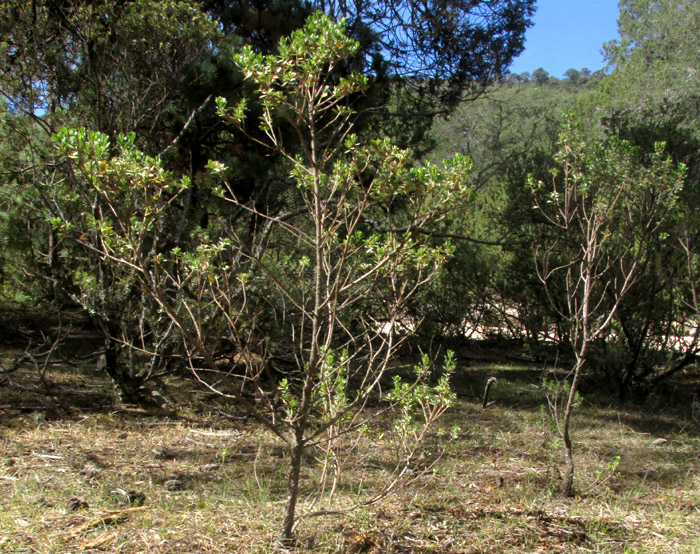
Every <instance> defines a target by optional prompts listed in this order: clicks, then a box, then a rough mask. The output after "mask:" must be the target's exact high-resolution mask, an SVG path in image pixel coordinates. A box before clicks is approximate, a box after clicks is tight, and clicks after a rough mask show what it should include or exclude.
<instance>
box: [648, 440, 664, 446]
mask: <svg viewBox="0 0 700 554" xmlns="http://www.w3.org/2000/svg"><path fill="white" fill-rule="evenodd" d="M667 442H668V439H656V440H655V441H654V442H652V443H651V445H652V446H661V445H662V444H666V443H667Z"/></svg>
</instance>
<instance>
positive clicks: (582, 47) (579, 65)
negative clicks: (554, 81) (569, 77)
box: [510, 0, 619, 78]
mask: <svg viewBox="0 0 700 554" xmlns="http://www.w3.org/2000/svg"><path fill="white" fill-rule="evenodd" d="M618 13H619V9H618V0H538V1H537V12H536V13H535V17H534V18H533V21H534V25H533V26H532V27H530V28H529V29H528V30H527V33H526V35H525V36H526V42H525V51H524V52H523V53H522V54H521V55H520V56H519V57H518V58H517V59H516V60H515V61H514V62H513V64H512V65H511V67H510V71H511V72H512V73H522V72H524V71H529V72H530V73H532V71H534V70H535V69H537V68H538V67H543V68H544V69H545V70H546V71H548V72H549V74H550V75H552V76H554V77H558V78H561V77H563V76H564V72H565V71H566V70H567V69H569V68H571V67H573V68H574V69H583V68H584V67H587V68H588V69H590V70H591V71H597V70H598V69H602V68H603V67H604V62H603V56H602V54H601V53H600V50H601V48H602V46H603V43H604V42H607V41H609V40H611V39H614V38H618V33H617V15H618Z"/></svg>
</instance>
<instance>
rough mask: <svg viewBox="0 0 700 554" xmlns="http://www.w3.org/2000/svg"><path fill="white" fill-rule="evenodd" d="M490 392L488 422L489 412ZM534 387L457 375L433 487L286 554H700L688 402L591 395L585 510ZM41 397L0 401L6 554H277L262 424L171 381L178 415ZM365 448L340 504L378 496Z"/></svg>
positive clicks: (84, 390) (81, 396) (281, 458)
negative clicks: (569, 486) (632, 402)
mask: <svg viewBox="0 0 700 554" xmlns="http://www.w3.org/2000/svg"><path fill="white" fill-rule="evenodd" d="M492 375H495V376H497V377H498V385H497V386H496V387H495V389H493V390H492V395H491V398H492V400H493V404H492V405H491V406H489V407H488V408H486V409H482V408H481V406H480V404H481V403H480V399H479V398H478V394H479V393H480V391H481V390H482V387H483V384H484V383H485V382H486V380H487V378H488V377H489V376H492ZM539 376H540V372H539V371H538V370H537V369H533V368H532V367H523V366H500V365H495V364H478V363H474V364H472V365H471V366H470V367H461V368H460V369H459V372H458V374H457V375H456V379H455V385H456V387H457V391H458V393H459V394H460V398H459V400H458V402H457V404H456V405H455V406H454V408H452V409H451V410H450V412H449V413H448V415H447V416H445V418H444V425H445V426H446V427H451V426H452V425H455V424H457V425H459V426H460V427H461V429H462V431H461V433H460V437H459V439H458V440H456V441H455V442H454V443H453V444H452V445H451V447H450V449H449V450H448V452H447V453H446V455H445V456H444V458H443V459H442V461H441V463H440V464H439V466H438V467H437V469H436V470H435V471H434V472H433V473H432V474H431V475H429V476H425V477H423V478H421V479H419V480H418V481H416V482H415V483H414V484H413V485H412V486H411V487H410V488H408V489H406V490H403V491H401V492H400V493H399V494H397V495H394V496H391V497H389V498H387V499H385V500H384V501H382V502H381V503H379V504H376V505H374V506H371V507H368V508H362V509H360V510H357V511H354V512H352V513H349V514H345V515H342V516H328V517H324V518H318V519H314V520H309V521H307V522H305V523H304V524H302V526H301V528H300V530H299V540H300V543H299V546H298V548H297V551H299V552H346V553H359V552H373V553H379V552H393V553H404V552H405V553H408V552H432V553H447V552H454V553H499V554H501V553H508V552H513V553H516V552H518V553H523V552H660V553H662V552H678V553H680V552H689V553H690V552H694V553H697V552H700V512H699V507H700V473H699V472H698V469H699V466H700V460H699V459H698V455H699V454H700V436H699V431H700V426H699V425H698V423H696V422H695V420H694V419H693V418H692V417H691V413H690V405H689V402H687V401H686V400H683V401H680V400H678V399H679V397H677V396H676V397H673V396H669V397H668V398H661V397H656V398H653V399H651V400H650V402H649V403H648V404H647V405H645V406H641V407H640V406H626V407H622V408H620V407H616V406H615V405H613V404H612V403H606V401H605V399H601V398H598V397H595V396H594V395H593V394H592V393H590V392H589V394H588V395H585V394H584V401H583V403H582V405H581V406H580V408H579V412H578V415H577V416H576V422H575V428H574V438H575V441H576V462H577V491H578V495H577V496H576V498H573V499H563V498H561V497H560V496H559V488H560V483H561V478H560V466H561V462H562V456H561V451H560V449H561V446H560V442H559V439H558V435H557V431H556V427H555V426H554V425H553V423H552V420H551V418H550V417H549V414H548V410H547V407H546V406H547V401H546V398H545V394H544V391H543V390H542V388H541V387H539V386H538V382H539ZM47 384H48V385H49V386H50V391H51V393H52V394H53V397H49V398H47V397H46V396H45V395H38V394H35V393H34V392H32V391H34V390H36V389H37V388H38V387H39V382H38V381H37V378H36V374H35V372H34V371H30V368H27V369H24V370H22V372H20V373H19V374H13V376H12V381H11V383H6V384H5V385H4V386H2V387H1V388H0V498H2V503H1V504H0V552H3V553H8V554H10V553H37V552H39V553H70V552H115V553H116V552H119V553H129V554H131V553H142V552H143V553H146V552H148V553H159V554H160V553H178V554H185V553H205V552H211V553H224V552H282V551H284V549H283V548H282V547H281V546H280V545H279V544H278V543H277V541H276V539H275V537H276V535H277V532H278V529H279V527H280V523H281V509H282V507H283V506H284V503H285V474H284V467H285V455H286V454H285V453H284V451H283V450H282V448H281V444H280V443H279V442H278V441H277V440H276V439H275V438H274V437H273V436H271V435H270V434H268V433H267V432H265V431H264V430H262V429H261V428H259V427H258V426H257V425H256V424H254V423H252V422H250V421H246V420H244V419H240V418H231V417H225V416H224V415H222V411H220V410H219V408H220V406H217V405H215V404H214V401H213V400H212V399H211V398H207V397H205V396H203V395H202V393H201V392H199V391H196V390H194V385H192V384H191V383H190V382H188V381H184V380H178V379H175V378H173V379H172V380H171V381H170V382H169V383H168V385H169V394H170V395H171V397H173V398H177V399H178V401H177V410H176V411H173V412H159V413H150V412H145V411H143V410H138V409H134V408H129V407H125V406H120V405H119V404H117V403H116V402H115V400H114V398H113V395H112V392H111V388H110V385H109V383H108V382H106V381H105V380H104V378H103V377H102V376H100V375H96V374H95V373H94V372H93V373H90V372H88V371H86V370H84V369H78V368H71V367H63V366H61V367H57V368H51V369H50V371H48V372H47ZM370 436H372V434H371V433H370ZM374 436H375V437H376V436H377V435H374ZM657 439H665V442H664V441H659V440H657ZM376 444H377V443H376V442H373V441H370V440H368V441H366V444H363V445H361V447H360V448H358V451H357V452H358V454H357V456H358V458H357V463H356V464H355V465H354V466H353V467H352V468H350V469H349V470H348V471H347V473H346V477H347V478H348V481H349V483H348V484H347V487H346V488H339V492H338V494H339V495H347V496H348V497H351V496H352V495H353V494H354V493H355V492H357V491H358V490H359V489H361V488H362V489H368V488H369V487H371V485H372V484H373V483H376V482H378V481H381V479H382V478H383V474H382V471H383V470H382V467H381V464H376V463H372V451H373V449H374V448H376ZM314 469H315V468H314V467H313V464H312V463H310V464H309V465H308V467H306V468H305V476H306V477H307V481H308V480H310V479H312V473H313V471H314Z"/></svg>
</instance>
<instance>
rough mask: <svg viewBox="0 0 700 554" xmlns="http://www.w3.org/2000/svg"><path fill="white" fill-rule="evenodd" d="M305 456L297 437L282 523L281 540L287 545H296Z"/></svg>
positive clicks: (290, 466)
mask: <svg viewBox="0 0 700 554" xmlns="http://www.w3.org/2000/svg"><path fill="white" fill-rule="evenodd" d="M303 456H304V442H303V439H301V440H300V438H299V437H297V441H296V443H295V444H294V446H293V447H292V459H291V460H290V464H289V479H288V483H287V507H286V510H285V515H284V522H283V523H282V534H281V537H280V538H281V539H282V542H283V543H284V544H285V545H288V546H292V545H293V543H294V524H295V523H296V509H297V501H298V500H299V479H300V476H301V460H302V458H303Z"/></svg>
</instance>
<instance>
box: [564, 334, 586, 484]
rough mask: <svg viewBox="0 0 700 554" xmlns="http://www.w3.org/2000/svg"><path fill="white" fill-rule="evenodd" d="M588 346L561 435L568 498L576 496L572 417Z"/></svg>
mask: <svg viewBox="0 0 700 554" xmlns="http://www.w3.org/2000/svg"><path fill="white" fill-rule="evenodd" d="M585 355H586V345H585V344H584V346H583V348H582V351H581V353H579V355H578V356H577V360H576V366H575V368H574V378H573V380H572V381H571V389H570V390H569V396H568V398H567V400H566V410H565V411H564V423H563V425H562V430H561V435H562V439H563V440H564V454H565V456H566V469H565V470H564V489H563V491H562V494H563V495H564V496H566V497H572V496H574V451H573V450H574V449H573V444H572V442H571V433H570V429H571V416H572V414H573V411H574V404H575V402H576V391H577V390H578V384H579V380H580V378H581V369H582V368H583V364H584V362H585Z"/></svg>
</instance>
